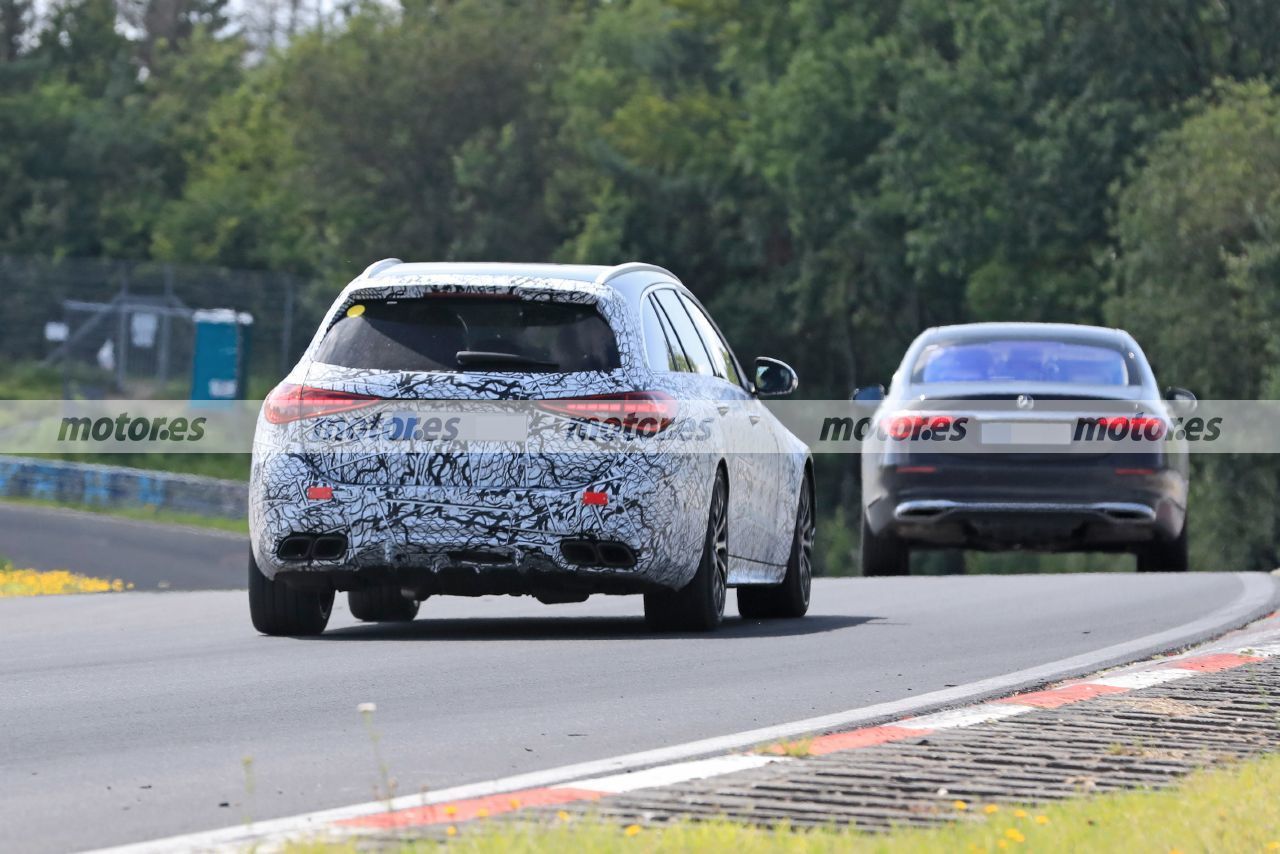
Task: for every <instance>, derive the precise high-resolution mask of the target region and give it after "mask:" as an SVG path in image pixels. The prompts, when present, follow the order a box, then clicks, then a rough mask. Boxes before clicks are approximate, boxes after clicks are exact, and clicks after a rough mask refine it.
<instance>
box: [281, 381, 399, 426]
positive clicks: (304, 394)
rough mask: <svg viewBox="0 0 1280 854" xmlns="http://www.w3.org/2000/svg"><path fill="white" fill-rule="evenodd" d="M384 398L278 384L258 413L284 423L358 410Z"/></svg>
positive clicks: (290, 384)
mask: <svg viewBox="0 0 1280 854" xmlns="http://www.w3.org/2000/svg"><path fill="white" fill-rule="evenodd" d="M383 400H384V398H381V397H374V396H373V395H369V394H352V393H351V392H346V391H333V390H332V389H327V388H315V387H313V386H309V385H294V384H293V383H280V385H278V386H276V387H275V388H274V389H272V390H271V394H269V395H267V399H266V400H265V401H263V403H262V414H263V415H264V416H266V419H267V420H268V421H269V422H271V423H272V424H288V423H289V422H291V421H301V420H302V419H304V418H318V417H320V416H322V415H336V414H337V413H339V412H350V411H351V410H353V409H362V408H364V407H366V406H372V405H374V404H375V403H380V402H382V401H383Z"/></svg>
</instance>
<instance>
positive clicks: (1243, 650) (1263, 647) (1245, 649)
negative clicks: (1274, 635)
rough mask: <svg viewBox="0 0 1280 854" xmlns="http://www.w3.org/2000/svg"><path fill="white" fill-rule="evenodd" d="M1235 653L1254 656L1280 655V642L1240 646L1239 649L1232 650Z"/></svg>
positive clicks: (1268, 656)
mask: <svg viewBox="0 0 1280 854" xmlns="http://www.w3.org/2000/svg"><path fill="white" fill-rule="evenodd" d="M1232 652H1234V653H1235V654H1236V655H1252V656H1254V657H1255V658H1270V657H1271V656H1273V655H1280V643H1264V644H1259V645H1258V646H1242V647H1240V648H1239V649H1236V650H1232Z"/></svg>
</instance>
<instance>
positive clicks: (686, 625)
mask: <svg viewBox="0 0 1280 854" xmlns="http://www.w3.org/2000/svg"><path fill="white" fill-rule="evenodd" d="M728 583H729V482H728V480H727V479H726V478H725V475H724V471H723V470H718V471H717V472H716V482H715V485H714V486H712V488H711V509H710V511H709V512H708V513H707V533H706V536H705V537H704V538H703V541H702V558H701V559H700V560H699V561H698V571H697V572H696V573H694V576H693V580H691V581H690V582H689V583H688V584H686V585H685V586H684V587H683V588H681V589H680V590H674V591H670V592H662V593H646V594H644V619H645V622H646V623H648V624H649V626H650V627H651V628H654V629H659V630H675V631H690V632H708V631H711V630H712V629H714V628H716V627H717V626H719V625H720V623H721V621H722V620H723V619H724V602H725V599H726V598H727V596H728V592H729V585H728Z"/></svg>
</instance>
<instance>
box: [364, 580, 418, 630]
mask: <svg viewBox="0 0 1280 854" xmlns="http://www.w3.org/2000/svg"><path fill="white" fill-rule="evenodd" d="M347 607H349V608H350V609H351V616H353V617H355V618H356V619H357V620H361V621H363V622H366V623H408V622H412V621H413V619H414V618H415V617H417V616H418V602H417V601H416V600H414V599H406V598H404V596H402V595H400V588H399V587H396V586H395V585H393V584H384V585H380V586H378V587H368V588H365V589H364V590H352V591H350V592H348V593H347Z"/></svg>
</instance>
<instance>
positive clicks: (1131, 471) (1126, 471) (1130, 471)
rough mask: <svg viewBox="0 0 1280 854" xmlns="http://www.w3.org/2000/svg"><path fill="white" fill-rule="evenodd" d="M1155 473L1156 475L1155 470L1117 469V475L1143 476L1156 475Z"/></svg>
mask: <svg viewBox="0 0 1280 854" xmlns="http://www.w3.org/2000/svg"><path fill="white" fill-rule="evenodd" d="M1155 473H1156V470H1155V469H1116V474H1134V475H1143V474H1155Z"/></svg>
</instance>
